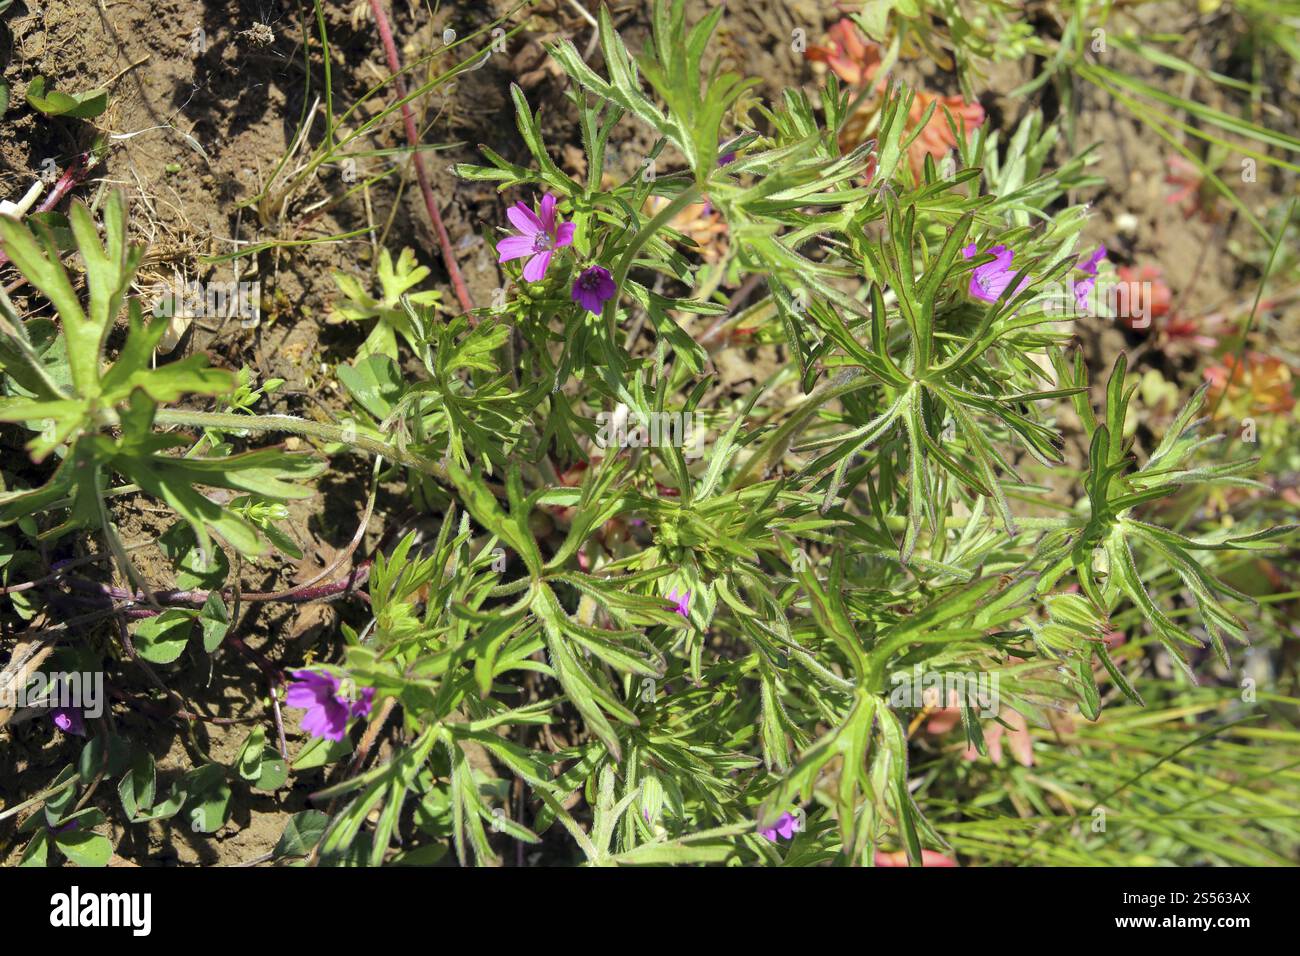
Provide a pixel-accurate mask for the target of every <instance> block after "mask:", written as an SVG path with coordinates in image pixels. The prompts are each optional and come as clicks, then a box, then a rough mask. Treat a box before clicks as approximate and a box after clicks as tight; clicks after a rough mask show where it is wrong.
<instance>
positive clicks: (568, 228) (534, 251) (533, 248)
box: [497, 193, 576, 282]
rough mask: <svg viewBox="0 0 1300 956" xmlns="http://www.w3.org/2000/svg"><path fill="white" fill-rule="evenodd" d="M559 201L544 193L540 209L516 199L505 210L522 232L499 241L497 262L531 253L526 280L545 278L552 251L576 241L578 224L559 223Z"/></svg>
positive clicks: (525, 273) (535, 280)
mask: <svg viewBox="0 0 1300 956" xmlns="http://www.w3.org/2000/svg"><path fill="white" fill-rule="evenodd" d="M558 203H559V200H558V199H556V198H555V196H553V195H551V194H550V193H546V194H545V195H544V196H542V202H541V206H540V208H539V210H538V211H537V212H534V211H533V210H531V209H529V208H528V207H527V206H525V205H524V204H523V203H522V202H517V203H515V204H514V205H513V206H511V207H510V208H509V209H507V210H506V216H507V218H509V220H510V224H511V225H512V226H514V227H515V229H517V230H518V231H519V235H515V236H508V237H507V238H505V239H502V240H501V241H500V242H499V243H497V254H498V256H499V258H498V259H497V261H498V262H509V261H510V260H511V259H522V258H523V257H524V256H531V258H530V259H529V260H528V261H527V262H526V263H524V279H525V280H527V281H528V282H540V281H541V280H542V279H544V278H545V277H546V269H547V267H548V266H550V264H551V255H552V253H554V251H555V250H556V249H559V248H561V247H562V246H567V245H571V244H572V243H573V233H574V231H575V228H576V227H575V226H574V224H573V223H571V222H560V221H559V220H558V219H557V218H556V211H555V207H556V205H557V204H558Z"/></svg>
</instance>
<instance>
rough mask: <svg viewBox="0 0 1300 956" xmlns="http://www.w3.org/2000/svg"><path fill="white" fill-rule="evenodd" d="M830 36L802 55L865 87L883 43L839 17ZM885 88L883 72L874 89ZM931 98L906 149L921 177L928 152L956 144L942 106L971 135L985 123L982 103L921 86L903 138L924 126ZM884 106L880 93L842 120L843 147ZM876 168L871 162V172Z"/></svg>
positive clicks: (939, 152)
mask: <svg viewBox="0 0 1300 956" xmlns="http://www.w3.org/2000/svg"><path fill="white" fill-rule="evenodd" d="M828 36H829V41H828V44H827V45H826V46H811V47H809V48H808V49H807V50H805V51H804V58H805V59H808V60H812V61H814V62H818V63H825V64H826V65H827V66H828V67H830V69H831V70H832V71H833V72H834V73H835V75H836V76H838V77H839V78H840V79H841V80H843V81H844V82H845V83H847V84H849V85H850V86H856V87H861V86H865V85H867V84H868V83H871V82H872V81H873V80H875V75H876V72H877V71H878V70H879V69H880V63H881V58H880V48H879V47H878V46H877V45H876V44H874V43H869V42H866V41H864V40H863V39H862V36H861V34H860V33H859V31H858V28H857V25H856V24H854V22H853V21H852V20H847V19H844V20H840V21H839V22H838V23H836V24H835V25H834V26H833V27H831V28H830V30H829V31H828ZM884 89H885V80H884V78H883V77H882V78H881V79H880V80H876V81H875V91H876V92H877V93H880V92H883V91H884ZM931 103H935V104H936V105H935V108H934V113H933V114H931V116H930V119H929V121H928V122H926V124H925V127H924V128H923V129H922V130H921V131H920V133H919V134H918V135H917V137H916V139H915V140H913V141H912V144H911V145H910V146H909V147H908V149H907V161H908V165H909V166H910V167H911V169H912V175H913V176H914V177H915V178H916V179H917V180H918V181H919V180H920V178H921V172H922V170H924V168H925V157H926V156H933V157H934V158H935V159H936V160H939V159H942V158H943V157H944V156H945V155H947V153H948V151H949V150H950V149H953V148H954V147H956V145H957V138H956V137H955V136H953V133H952V129H951V128H950V127H949V126H948V118H947V117H946V116H945V115H944V107H947V108H948V112H950V113H951V114H952V118H953V122H954V123H955V124H956V126H957V128H958V130H960V131H962V132H963V133H966V134H969V133H970V132H972V131H973V130H975V129H978V128H979V127H980V126H981V125H982V124H983V123H984V108H983V107H982V106H980V105H979V103H968V102H966V100H964V99H963V98H962V97H960V96H939V95H938V94H936V93H927V92H926V91H925V90H917V91H916V95H915V97H914V98H913V100H912V106H911V108H910V109H909V110H908V112H907V122H906V123H905V124H904V126H905V129H904V130H903V134H902V136H901V137H900V138H903V139H906V138H907V137H908V136H910V135H911V133H912V131H913V130H915V129H916V128H917V127H918V126H919V125H920V123H921V118H922V117H923V116H924V115H925V111H926V110H927V109H929V108H930V104H931ZM880 106H881V102H880V100H879V98H878V99H877V101H876V102H875V103H873V104H864V105H863V106H862V107H860V108H859V110H858V112H857V114H856V115H855V116H853V117H852V118H851V119H850V120H849V122H847V123H846V124H845V125H844V130H843V132H842V133H841V134H840V146H841V148H843V149H845V150H849V149H852V148H853V147H854V146H856V145H857V144H858V143H860V142H861V141H862V139H863V136H864V135H865V132H866V128H867V126H868V124H869V123H870V121H871V117H872V115H873V114H874V113H875V112H876V111H877V110H879V109H880ZM874 172H875V170H874V167H873V169H872V173H873V174H874Z"/></svg>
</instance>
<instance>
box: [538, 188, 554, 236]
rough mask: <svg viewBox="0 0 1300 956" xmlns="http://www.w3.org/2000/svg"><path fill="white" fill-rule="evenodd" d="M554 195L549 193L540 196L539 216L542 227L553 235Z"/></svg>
mask: <svg viewBox="0 0 1300 956" xmlns="http://www.w3.org/2000/svg"><path fill="white" fill-rule="evenodd" d="M555 202H556V200H555V197H554V196H552V195H551V194H550V193H546V194H545V195H544V196H542V210H541V214H540V216H539V218H540V219H541V224H542V228H543V229H545V230H546V231H547V232H549V233H550V234H551V235H555Z"/></svg>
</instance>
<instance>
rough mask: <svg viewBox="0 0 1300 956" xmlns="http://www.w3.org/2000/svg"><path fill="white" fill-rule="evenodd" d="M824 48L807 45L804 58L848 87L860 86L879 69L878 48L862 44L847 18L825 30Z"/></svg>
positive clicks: (856, 30) (856, 31)
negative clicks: (820, 66)
mask: <svg viewBox="0 0 1300 956" xmlns="http://www.w3.org/2000/svg"><path fill="white" fill-rule="evenodd" d="M826 34H827V36H828V37H829V38H830V42H829V45H828V46H810V47H808V49H807V50H805V51H804V54H803V55H804V59H805V60H812V61H814V62H817V63H825V64H826V65H827V66H829V67H830V68H831V70H832V71H834V73H835V75H836V76H838V77H839V78H840V79H841V80H843V81H844V82H845V83H847V84H849V86H862V85H863V84H864V83H867V82H869V81H870V80H871V79H872V78H874V77H875V75H876V70H878V69H879V68H880V47H878V46H877V45H876V44H874V43H866V42H864V41H863V39H862V36H861V34H860V33H859V32H858V28H857V25H856V24H855V23H854V22H853V21H852V20H849V19H847V18H845V19H842V20H840V22H839V23H837V24H835V25H834V26H833V27H831V28H830V29H829V30H827V31H826Z"/></svg>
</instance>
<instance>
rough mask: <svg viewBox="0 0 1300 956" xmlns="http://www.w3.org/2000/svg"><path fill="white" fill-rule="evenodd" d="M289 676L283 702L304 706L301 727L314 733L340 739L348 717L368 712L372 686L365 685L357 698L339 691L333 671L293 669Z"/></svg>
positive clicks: (359, 715) (372, 697) (372, 698)
mask: <svg viewBox="0 0 1300 956" xmlns="http://www.w3.org/2000/svg"><path fill="white" fill-rule="evenodd" d="M290 676H292V677H293V678H294V682H293V683H292V684H290V685H289V692H288V693H287V694H286V695H285V702H286V703H287V704H288V705H289V706H290V707H301V708H304V709H305V710H306V711H307V713H306V714H304V715H303V718H302V729H303V730H305V731H307V733H309V734H311V735H312V736H313V737H324V738H325V739H326V740H334V741H338V740H342V739H343V733H344V731H345V730H346V729H347V725H348V718H349V717H364V716H366V714H368V713H370V707H371V704H372V702H373V701H374V698H375V689H374V688H373V687H367V688H365V689H364V690H363V691H362V692H361V695H360V696H359V697H358V698H357V699H356V700H348V699H347V697H346V696H344V695H341V694H340V693H339V679H338V678H337V677H335V676H334V675H333V674H327V673H322V672H319V671H294V672H293V673H292V674H291V675H290Z"/></svg>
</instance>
